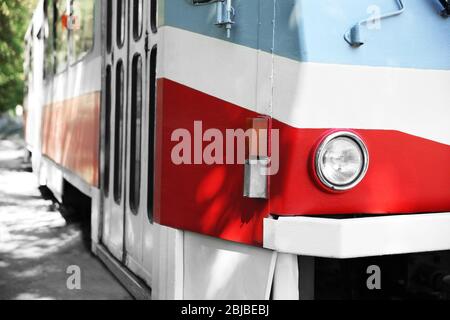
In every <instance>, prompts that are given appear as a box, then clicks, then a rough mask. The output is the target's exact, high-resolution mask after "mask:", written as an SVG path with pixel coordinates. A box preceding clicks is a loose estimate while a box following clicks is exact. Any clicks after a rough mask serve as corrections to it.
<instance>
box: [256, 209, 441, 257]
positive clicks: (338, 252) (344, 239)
mask: <svg viewBox="0 0 450 320" xmlns="http://www.w3.org/2000/svg"><path fill="white" fill-rule="evenodd" d="M449 230H450V213H439V214H417V215H401V216H384V217H373V218H354V219H326V218H310V217H286V218H282V217H280V218H279V219H278V220H273V219H265V221H264V247H265V248H267V249H271V250H276V251H278V252H283V253H290V254H297V255H302V256H312V257H324V258H338V259H348V258H358V257H370V256H382V255H395V254H406V253H415V252H429V251H442V250H450V237H449Z"/></svg>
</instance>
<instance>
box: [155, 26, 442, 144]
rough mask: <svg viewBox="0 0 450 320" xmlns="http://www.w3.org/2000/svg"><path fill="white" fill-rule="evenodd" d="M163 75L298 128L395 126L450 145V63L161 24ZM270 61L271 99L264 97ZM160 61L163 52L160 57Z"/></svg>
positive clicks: (391, 128)
mask: <svg viewBox="0 0 450 320" xmlns="http://www.w3.org/2000/svg"><path fill="white" fill-rule="evenodd" d="M161 32H162V37H161V39H163V45H162V47H163V48H162V53H161V54H162V57H161V58H162V61H163V64H162V66H160V70H159V77H164V78H167V79H170V80H173V81H175V82H178V83H181V84H183V85H186V86H189V87H191V88H193V89H196V90H199V91H202V92H204V93H206V94H209V95H212V96H214V97H217V98H219V99H222V100H225V101H228V102H230V103H233V104H236V105H239V106H241V107H244V108H246V109H249V110H252V111H256V112H261V113H267V110H269V112H270V110H272V111H271V112H272V114H270V115H271V116H273V117H274V118H275V119H277V120H280V121H282V122H284V123H286V124H288V125H291V126H294V127H297V128H352V129H381V130H397V131H402V132H405V133H408V134H412V135H416V136H420V137H423V138H427V139H430V140H434V141H437V142H441V143H444V144H448V145H450V130H449V128H448V127H449V120H450V106H449V104H448V101H447V95H448V90H449V88H450V71H449V70H444V71H443V70H422V69H406V68H388V67H369V66H353V65H333V64H320V63H302V62H297V61H294V60H291V59H287V58H283V57H280V56H272V55H271V54H268V53H265V52H262V51H258V50H255V49H252V48H248V47H245V46H241V45H236V44H233V43H230V42H227V41H222V40H218V39H214V38H210V37H207V36H203V35H200V34H196V33H192V32H189V31H185V30H181V29H177V28H173V27H167V26H166V27H163V28H162V29H161ZM272 60H273V64H274V68H275V70H274V74H275V75H274V77H275V78H274V96H273V107H272V108H270V107H268V106H266V105H264V104H267V103H270V99H267V98H265V99H261V94H260V93H258V84H259V86H260V87H261V89H260V90H268V89H267V83H268V81H270V79H267V81H266V82H265V81H262V79H263V78H264V77H269V76H270V72H268V71H267V66H270V65H271V64H272ZM160 61H161V60H160Z"/></svg>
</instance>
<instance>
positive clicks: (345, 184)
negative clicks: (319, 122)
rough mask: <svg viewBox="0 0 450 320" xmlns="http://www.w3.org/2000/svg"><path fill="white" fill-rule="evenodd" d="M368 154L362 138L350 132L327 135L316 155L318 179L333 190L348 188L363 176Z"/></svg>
mask: <svg viewBox="0 0 450 320" xmlns="http://www.w3.org/2000/svg"><path fill="white" fill-rule="evenodd" d="M368 161H369V154H368V151H367V148H366V146H365V144H364V143H363V142H362V140H361V139H360V138H359V137H358V136H357V135H355V134H354V133H351V132H338V133H335V134H333V135H330V136H329V137H327V138H326V139H325V140H324V142H323V143H322V144H321V146H320V147H319V150H318V152H317V156H316V171H317V174H318V177H319V179H320V180H321V182H322V183H323V184H325V185H326V186H327V187H329V188H331V189H334V190H349V189H351V188H353V187H355V186H356V185H357V184H358V183H359V182H361V180H362V179H363V178H364V176H365V174H366V172H367V169H368V164H369V162H368Z"/></svg>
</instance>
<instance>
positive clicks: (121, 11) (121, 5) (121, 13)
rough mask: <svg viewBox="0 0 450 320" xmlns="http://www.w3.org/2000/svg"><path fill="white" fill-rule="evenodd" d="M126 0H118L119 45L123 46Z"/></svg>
mask: <svg viewBox="0 0 450 320" xmlns="http://www.w3.org/2000/svg"><path fill="white" fill-rule="evenodd" d="M125 5H126V4H125V1H124V0H117V40H116V41H117V46H118V47H119V48H121V47H122V46H123V44H124V42H125Z"/></svg>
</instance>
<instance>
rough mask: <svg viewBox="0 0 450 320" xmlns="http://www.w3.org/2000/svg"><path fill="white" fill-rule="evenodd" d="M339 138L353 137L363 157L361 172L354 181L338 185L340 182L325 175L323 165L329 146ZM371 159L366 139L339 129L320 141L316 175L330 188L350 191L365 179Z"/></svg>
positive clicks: (316, 158) (316, 159)
mask: <svg viewBox="0 0 450 320" xmlns="http://www.w3.org/2000/svg"><path fill="white" fill-rule="evenodd" d="M337 138H347V139H351V140H352V141H353V142H355V143H356V145H357V146H358V147H359V149H360V151H361V155H362V158H363V163H362V166H361V172H360V173H359V175H358V176H357V178H355V179H354V180H353V181H352V182H350V183H348V184H345V185H338V184H335V183H333V182H331V181H329V179H328V178H327V177H326V176H325V174H324V172H323V167H322V159H323V157H324V155H325V153H326V151H327V146H328V145H329V144H330V143H331V142H333V140H335V139H337ZM369 161H370V159H369V150H368V149H367V146H366V144H365V143H364V141H363V140H362V139H361V138H360V137H359V136H358V135H357V134H355V133H353V132H350V131H338V132H335V133H332V134H330V135H328V136H327V137H326V138H325V139H323V141H322V142H321V143H320V145H319V147H318V149H317V151H316V154H315V171H316V176H317V178H318V179H319V181H320V182H321V183H322V184H323V185H324V186H325V187H326V188H328V189H330V190H333V191H348V190H351V189H353V188H355V187H356V186H357V185H359V184H360V183H361V181H362V180H363V179H364V177H365V176H366V174H367V171H368V170H369Z"/></svg>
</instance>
